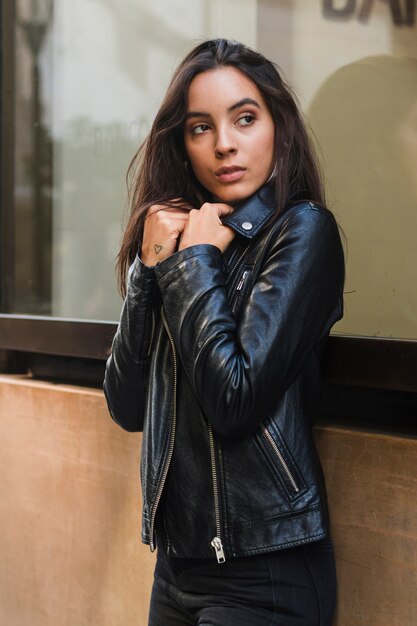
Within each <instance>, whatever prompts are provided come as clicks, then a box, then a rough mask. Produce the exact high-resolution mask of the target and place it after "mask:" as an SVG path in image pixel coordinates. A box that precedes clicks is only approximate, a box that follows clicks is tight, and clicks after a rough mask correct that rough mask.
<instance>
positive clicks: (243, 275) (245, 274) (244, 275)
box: [236, 270, 249, 291]
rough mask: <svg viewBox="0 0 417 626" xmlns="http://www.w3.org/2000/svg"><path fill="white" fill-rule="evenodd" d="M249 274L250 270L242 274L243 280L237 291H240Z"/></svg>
mask: <svg viewBox="0 0 417 626" xmlns="http://www.w3.org/2000/svg"><path fill="white" fill-rule="evenodd" d="M248 274H249V270H245V271H244V272H243V274H242V278H241V279H240V281H239V284H238V286H237V287H236V291H240V290H241V289H242V287H243V285H244V282H245V280H246V276H247V275H248Z"/></svg>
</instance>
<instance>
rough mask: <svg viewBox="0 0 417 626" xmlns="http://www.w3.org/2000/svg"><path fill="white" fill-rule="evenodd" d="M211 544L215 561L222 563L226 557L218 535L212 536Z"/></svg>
mask: <svg viewBox="0 0 417 626" xmlns="http://www.w3.org/2000/svg"><path fill="white" fill-rule="evenodd" d="M211 545H212V546H213V548H214V549H215V551H216V558H217V563H224V562H225V560H226V558H225V556H224V552H223V546H222V542H221V540H220V539H219V538H218V537H214V539H212V541H211Z"/></svg>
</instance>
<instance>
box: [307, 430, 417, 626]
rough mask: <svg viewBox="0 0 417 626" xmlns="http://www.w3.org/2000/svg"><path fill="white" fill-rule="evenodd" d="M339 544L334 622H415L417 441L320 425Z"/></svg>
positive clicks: (341, 625)
mask: <svg viewBox="0 0 417 626" xmlns="http://www.w3.org/2000/svg"><path fill="white" fill-rule="evenodd" d="M316 434H317V443H318V448H319V453H320V456H321V459H322V462H323V466H324V470H325V475H326V482H327V488H328V492H329V501H330V507H331V515H332V526H333V535H334V540H335V547H336V556H337V568H338V581H339V600H338V618H337V621H336V624H337V626H415V625H416V624H417V471H416V470H417V440H416V438H413V437H399V436H392V435H384V434H377V433H374V432H372V433H367V432H363V431H353V430H343V429H339V428H333V427H326V428H319V429H317V433H316Z"/></svg>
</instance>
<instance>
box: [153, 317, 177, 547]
mask: <svg viewBox="0 0 417 626" xmlns="http://www.w3.org/2000/svg"><path fill="white" fill-rule="evenodd" d="M161 318H162V322H163V324H164V326H165V330H166V331H167V334H168V338H169V342H170V344H171V348H172V355H173V360H174V385H173V387H174V395H173V399H172V420H171V433H170V437H169V444H168V453H167V457H166V461H165V465H164V469H163V471H162V476H161V480H160V482H159V486H158V490H157V493H156V497H155V500H154V503H153V506H152V511H151V519H150V537H151V540H150V549H151V552H154V550H155V541H154V533H155V517H156V511H157V509H158V505H159V501H160V499H161V495H162V491H163V489H164V485H165V481H166V478H167V476H168V470H169V466H170V464H171V459H172V453H173V451H174V442H175V428H176V425H177V351H176V349H175V344H174V339H173V337H172V334H171V331H170V329H169V327H168V323H167V321H166V317H165V313H164V310H163V308H162V309H161Z"/></svg>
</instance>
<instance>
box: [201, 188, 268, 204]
mask: <svg viewBox="0 0 417 626" xmlns="http://www.w3.org/2000/svg"><path fill="white" fill-rule="evenodd" d="M260 186H261V185H260ZM258 189H259V187H256V188H255V187H253V188H252V187H250V188H249V187H247V186H245V187H244V188H243V186H242V188H241V189H237V186H236V187H234V186H230V187H229V188H227V189H215V190H213V192H212V193H213V198H214V199H215V200H216V202H224V203H225V204H236V203H237V202H242V201H243V200H246V198H249V197H250V196H251V195H252V194H254V193H255V192H256V191H258Z"/></svg>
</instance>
